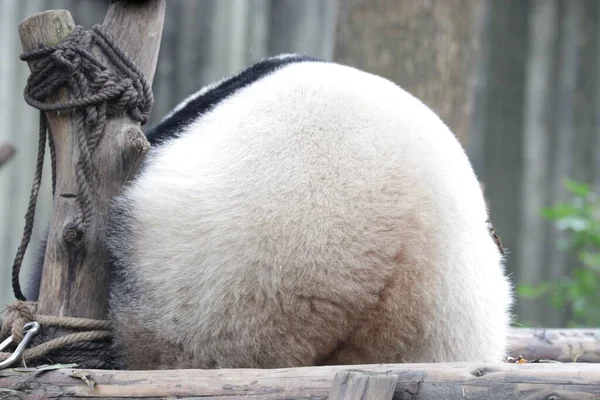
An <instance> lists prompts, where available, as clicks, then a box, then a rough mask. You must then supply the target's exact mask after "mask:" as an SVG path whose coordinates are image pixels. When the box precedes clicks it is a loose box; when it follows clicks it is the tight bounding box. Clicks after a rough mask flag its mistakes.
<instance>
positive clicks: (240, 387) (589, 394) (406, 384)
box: [0, 363, 600, 400]
mask: <svg viewBox="0 0 600 400" xmlns="http://www.w3.org/2000/svg"><path fill="white" fill-rule="evenodd" d="M348 369H351V370H352V371H359V372H362V373H373V372H377V373H379V374H386V375H390V376H391V375H395V376H397V377H398V380H397V384H396V388H395V390H394V397H393V398H394V399H402V400H404V399H416V400H429V399H431V400H439V399H486V400H507V399H527V400H533V399H554V400H559V399H560V400H587V399H590V400H591V399H597V398H599V396H600V365H596V364H473V363H453V364H389V365H388V364H384V365H356V366H351V367H348V366H330V367H309V368H289V369H214V370H169V371H106V370H89V371H85V372H82V370H74V369H61V370H56V371H47V372H44V373H40V372H33V371H28V370H26V369H19V370H4V371H0V396H1V395H4V394H6V395H7V396H14V397H15V398H20V399H41V398H44V399H58V398H60V399H80V398H89V397H95V398H122V397H125V398H140V399H147V398H165V397H185V398H218V399H242V398H245V399H249V398H252V399H269V400H273V399H299V398H310V399H327V398H328V396H329V395H330V394H331V390H332V387H333V383H334V378H335V376H336V374H337V373H339V372H343V371H346V370H348ZM75 373H77V374H78V376H80V377H81V376H82V375H85V376H86V379H87V380H88V382H90V381H93V382H94V383H95V385H94V386H93V387H90V386H88V384H86V383H85V382H84V381H83V380H82V379H81V378H76V377H73V376H72V375H74V374H75ZM552 396H554V397H552Z"/></svg>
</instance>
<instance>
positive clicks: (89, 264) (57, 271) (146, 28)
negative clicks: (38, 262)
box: [19, 0, 166, 319]
mask: <svg viewBox="0 0 600 400" xmlns="http://www.w3.org/2000/svg"><path fill="white" fill-rule="evenodd" d="M165 6H166V0H145V1H125V0H120V1H119V0H113V1H112V2H111V4H110V5H109V8H108V11H107V14H106V19H105V20H104V25H105V26H106V27H108V30H109V32H110V33H111V35H112V36H113V38H114V39H115V41H116V43H117V45H118V46H120V47H121V49H123V50H124V51H125V53H126V54H127V55H128V56H129V58H130V59H131V61H133V62H134V63H136V64H137V65H138V67H139V68H140V69H141V71H142V72H143V73H144V75H145V77H146V79H147V80H148V82H149V83H150V84H151V82H152V79H153V77H154V71H155V67H156V61H157V57H158V49H159V44H160V38H161V34H162V25H163V20H164V15H165ZM74 27H75V23H74V22H73V19H72V17H71V15H70V13H69V12H68V11H65V10H50V11H45V12H42V13H39V14H35V15H33V16H31V17H29V18H27V19H25V20H24V21H23V22H21V24H20V25H19V34H20V37H21V44H22V47H23V50H24V51H28V50H31V49H35V48H38V47H40V46H43V45H51V44H57V43H60V42H61V41H62V40H63V39H65V38H66V37H67V36H68V35H69V34H70V33H71V31H72V30H73V29H74ZM93 51H94V52H96V49H94V50H93ZM97 56H98V57H102V54H99V53H97ZM103 61H107V60H103ZM107 64H108V65H109V67H110V63H108V62H107ZM31 66H32V65H30V68H31ZM68 99H70V93H68V92H67V90H66V89H62V90H61V91H60V93H58V94H57V95H56V96H55V97H54V98H52V99H50V101H61V102H62V101H66V100H68ZM46 115H47V117H48V122H49V125H50V128H51V131H52V137H53V140H54V145H55V148H56V173H57V176H56V193H55V198H54V209H53V215H52V218H51V220H50V229H49V235H48V243H47V247H46V253H45V258H44V270H43V274H42V281H41V287H40V296H39V299H38V312H39V313H41V314H45V315H54V316H69V317H85V318H94V319H105V318H106V315H107V305H108V299H107V289H108V287H107V283H108V270H107V264H108V257H107V250H106V248H105V246H104V245H103V243H102V241H101V238H102V235H103V230H104V229H105V225H106V220H107V207H108V204H109V201H110V199H111V197H113V196H114V195H115V194H117V192H118V190H119V188H120V187H121V186H122V185H123V184H124V183H126V182H127V181H129V180H130V179H131V178H132V177H133V175H134V174H135V173H136V172H137V170H138V169H139V166H140V165H141V162H142V160H143V158H144V155H145V153H146V152H147V150H148V148H149V144H148V142H147V140H146V138H145V136H144V135H143V133H142V132H141V130H140V128H139V124H138V123H136V122H134V121H133V120H132V119H131V118H129V117H127V116H124V117H121V118H118V119H114V120H110V121H109V122H108V124H107V127H106V133H105V136H104V137H103V138H102V140H101V141H100V143H99V144H98V147H97V148H96V150H95V151H94V153H93V155H92V159H91V167H92V169H93V170H94V171H95V175H96V176H97V186H96V187H93V188H92V191H93V195H94V202H93V207H94V210H93V215H92V219H91V221H90V226H89V229H88V230H87V231H86V232H78V231H75V228H74V226H75V224H74V221H75V217H76V213H77V211H78V207H79V205H78V203H77V199H76V198H75V197H74V194H76V193H77V192H78V186H77V181H76V176H75V165H76V162H77V159H78V157H79V150H78V145H77V139H76V135H75V132H76V131H75V126H76V125H75V120H74V113H73V112H72V111H66V112H65V111H61V112H60V113H57V112H48V113H46Z"/></svg>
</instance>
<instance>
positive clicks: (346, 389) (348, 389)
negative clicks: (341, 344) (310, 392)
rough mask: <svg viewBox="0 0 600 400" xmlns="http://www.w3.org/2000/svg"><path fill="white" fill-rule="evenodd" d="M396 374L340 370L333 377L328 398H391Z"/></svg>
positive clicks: (355, 399)
mask: <svg viewBox="0 0 600 400" xmlns="http://www.w3.org/2000/svg"><path fill="white" fill-rule="evenodd" d="M397 381H398V377H397V376H396V375H387V374H377V373H365V372H362V371H341V372H338V373H337V374H335V377H334V378H333V387H332V388H331V392H330V394H329V397H328V399H329V400H391V399H392V398H393V396H394V390H395V389H396V382H397Z"/></svg>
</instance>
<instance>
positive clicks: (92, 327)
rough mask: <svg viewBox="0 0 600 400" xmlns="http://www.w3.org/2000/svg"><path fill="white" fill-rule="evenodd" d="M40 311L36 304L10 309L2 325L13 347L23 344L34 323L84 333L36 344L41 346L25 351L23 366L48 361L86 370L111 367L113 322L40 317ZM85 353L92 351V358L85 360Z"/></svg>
mask: <svg viewBox="0 0 600 400" xmlns="http://www.w3.org/2000/svg"><path fill="white" fill-rule="evenodd" d="M36 308H37V305H36V303H35V302H23V301H16V302H14V303H13V304H11V305H9V306H8V308H7V312H6V317H5V318H4V320H3V323H2V331H1V332H2V335H1V336H2V337H8V336H9V335H12V337H13V343H14V344H15V345H16V344H18V343H20V342H21V340H23V337H24V332H23V327H24V326H25V324H26V323H28V322H32V321H37V322H39V323H40V325H42V327H56V328H63V329H69V330H83V332H74V333H69V334H67V335H64V336H60V337H58V338H55V339H50V340H43V339H42V340H40V339H39V338H38V339H37V340H35V341H34V342H33V343H34V344H36V343H37V345H34V346H33V347H32V348H29V349H27V350H25V352H24V353H23V355H22V356H21V359H22V362H23V363H28V362H30V361H32V360H39V359H42V358H48V359H51V360H52V361H53V362H68V363H71V362H77V363H78V364H79V366H80V367H82V368H107V367H110V360H111V356H110V339H111V330H110V329H111V327H110V323H109V321H103V320H96V319H88V318H72V317H54V316H47V315H40V314H37V313H36ZM94 342H96V343H94ZM59 350H60V351H59ZM85 350H88V353H89V354H85V356H83V355H82V352H85ZM89 350H92V352H90V351H89ZM10 356H11V353H2V352H0V361H3V360H6V359H7V358H9V357H10ZM75 359H77V361H75Z"/></svg>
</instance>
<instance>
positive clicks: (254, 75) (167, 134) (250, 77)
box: [146, 55, 322, 145]
mask: <svg viewBox="0 0 600 400" xmlns="http://www.w3.org/2000/svg"><path fill="white" fill-rule="evenodd" d="M306 61H313V62H321V61H322V60H319V59H316V58H312V57H309V56H304V55H290V56H289V57H283V58H267V59H265V60H262V61H259V62H257V63H256V64H254V65H252V66H250V67H248V68H246V69H245V70H244V71H242V72H241V73H239V74H237V75H234V76H232V77H231V78H229V79H227V80H225V81H223V82H222V83H221V84H219V85H218V86H216V87H214V88H212V89H210V90H209V91H207V92H206V93H204V94H203V95H201V96H197V97H195V98H193V99H192V100H190V101H189V102H188V103H187V104H186V105H185V106H184V107H183V108H182V109H181V110H178V111H177V112H175V113H174V114H173V115H171V116H169V117H168V118H165V119H164V120H162V121H161V122H160V123H159V124H158V125H156V126H154V127H153V128H152V129H150V130H149V131H148V132H147V133H146V137H147V138H148V141H149V142H150V144H151V145H155V144H157V143H160V142H161V141H163V140H165V139H169V138H172V137H174V136H175V135H176V134H177V133H178V132H180V131H181V129H183V128H185V127H186V126H187V125H189V124H191V123H192V122H194V121H195V120H197V119H198V117H200V116H201V115H203V114H205V113H206V112H208V111H210V110H211V109H212V108H214V107H215V106H216V105H217V104H218V103H219V102H220V101H222V100H223V99H225V98H227V97H229V96H231V95H232V94H234V93H235V92H237V91H238V90H240V89H242V88H244V87H245V86H248V85H250V84H251V83H254V82H256V81H258V80H259V79H261V78H263V77H265V76H267V75H269V74H271V73H272V72H274V71H276V70H277V69H279V68H281V67H283V66H285V65H289V64H293V63H299V62H306Z"/></svg>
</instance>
